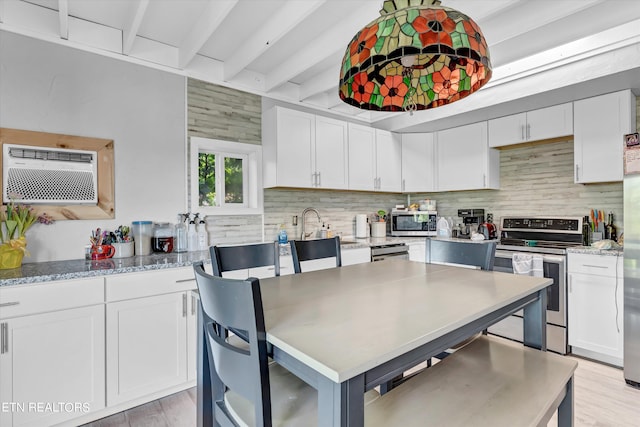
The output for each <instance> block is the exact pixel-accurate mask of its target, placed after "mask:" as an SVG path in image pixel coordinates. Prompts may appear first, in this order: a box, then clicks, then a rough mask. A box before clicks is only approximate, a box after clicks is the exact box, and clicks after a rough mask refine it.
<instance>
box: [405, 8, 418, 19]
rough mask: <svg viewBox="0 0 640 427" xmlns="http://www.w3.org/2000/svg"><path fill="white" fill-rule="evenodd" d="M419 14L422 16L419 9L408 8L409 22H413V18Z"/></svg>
mask: <svg viewBox="0 0 640 427" xmlns="http://www.w3.org/2000/svg"><path fill="white" fill-rule="evenodd" d="M418 16H420V12H419V11H418V9H409V10H407V22H413V20H414V19H416V18H417V17H418Z"/></svg>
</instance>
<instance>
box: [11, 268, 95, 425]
mask: <svg viewBox="0 0 640 427" xmlns="http://www.w3.org/2000/svg"><path fill="white" fill-rule="evenodd" d="M104 313H105V312H104V279H103V278H88V279H83V280H63V281H56V282H47V283H42V284H39V283H36V284H28V285H19V286H0V338H1V339H0V341H1V342H0V426H2V427H18V426H21V427H24V426H31V427H35V426H50V425H54V424H58V423H63V422H66V421H69V420H73V419H74V418H76V417H80V416H83V415H86V414H88V413H93V412H97V411H100V410H102V409H103V408H104V407H105V377H104V373H105V322H104Z"/></svg>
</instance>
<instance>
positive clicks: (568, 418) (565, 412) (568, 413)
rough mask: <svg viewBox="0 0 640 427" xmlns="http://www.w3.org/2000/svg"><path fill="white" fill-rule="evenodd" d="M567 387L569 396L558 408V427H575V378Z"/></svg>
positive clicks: (570, 380)
mask: <svg viewBox="0 0 640 427" xmlns="http://www.w3.org/2000/svg"><path fill="white" fill-rule="evenodd" d="M566 387H567V394H566V395H565V396H564V399H562V402H560V406H558V427H573V407H574V404H573V376H572V377H571V378H570V379H569V382H567V386H566Z"/></svg>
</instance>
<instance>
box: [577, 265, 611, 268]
mask: <svg viewBox="0 0 640 427" xmlns="http://www.w3.org/2000/svg"><path fill="white" fill-rule="evenodd" d="M582 266H583V267H593V268H609V267H607V266H604V265H593V264H582Z"/></svg>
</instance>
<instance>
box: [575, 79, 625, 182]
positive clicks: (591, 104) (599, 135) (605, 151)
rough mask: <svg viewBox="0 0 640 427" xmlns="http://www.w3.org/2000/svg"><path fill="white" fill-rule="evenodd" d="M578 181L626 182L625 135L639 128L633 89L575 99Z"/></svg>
mask: <svg viewBox="0 0 640 427" xmlns="http://www.w3.org/2000/svg"><path fill="white" fill-rule="evenodd" d="M573 109H574V125H575V131H574V160H575V170H574V179H575V182H576V183H582V184H584V183H589V182H609V181H622V175H623V162H622V155H623V141H624V135H625V134H628V133H633V132H635V131H636V99H635V96H633V94H632V93H631V91H630V90H624V91H621V92H614V93H609V94H606V95H601V96H596V97H593V98H587V99H582V100H580V101H576V102H574V106H573Z"/></svg>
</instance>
